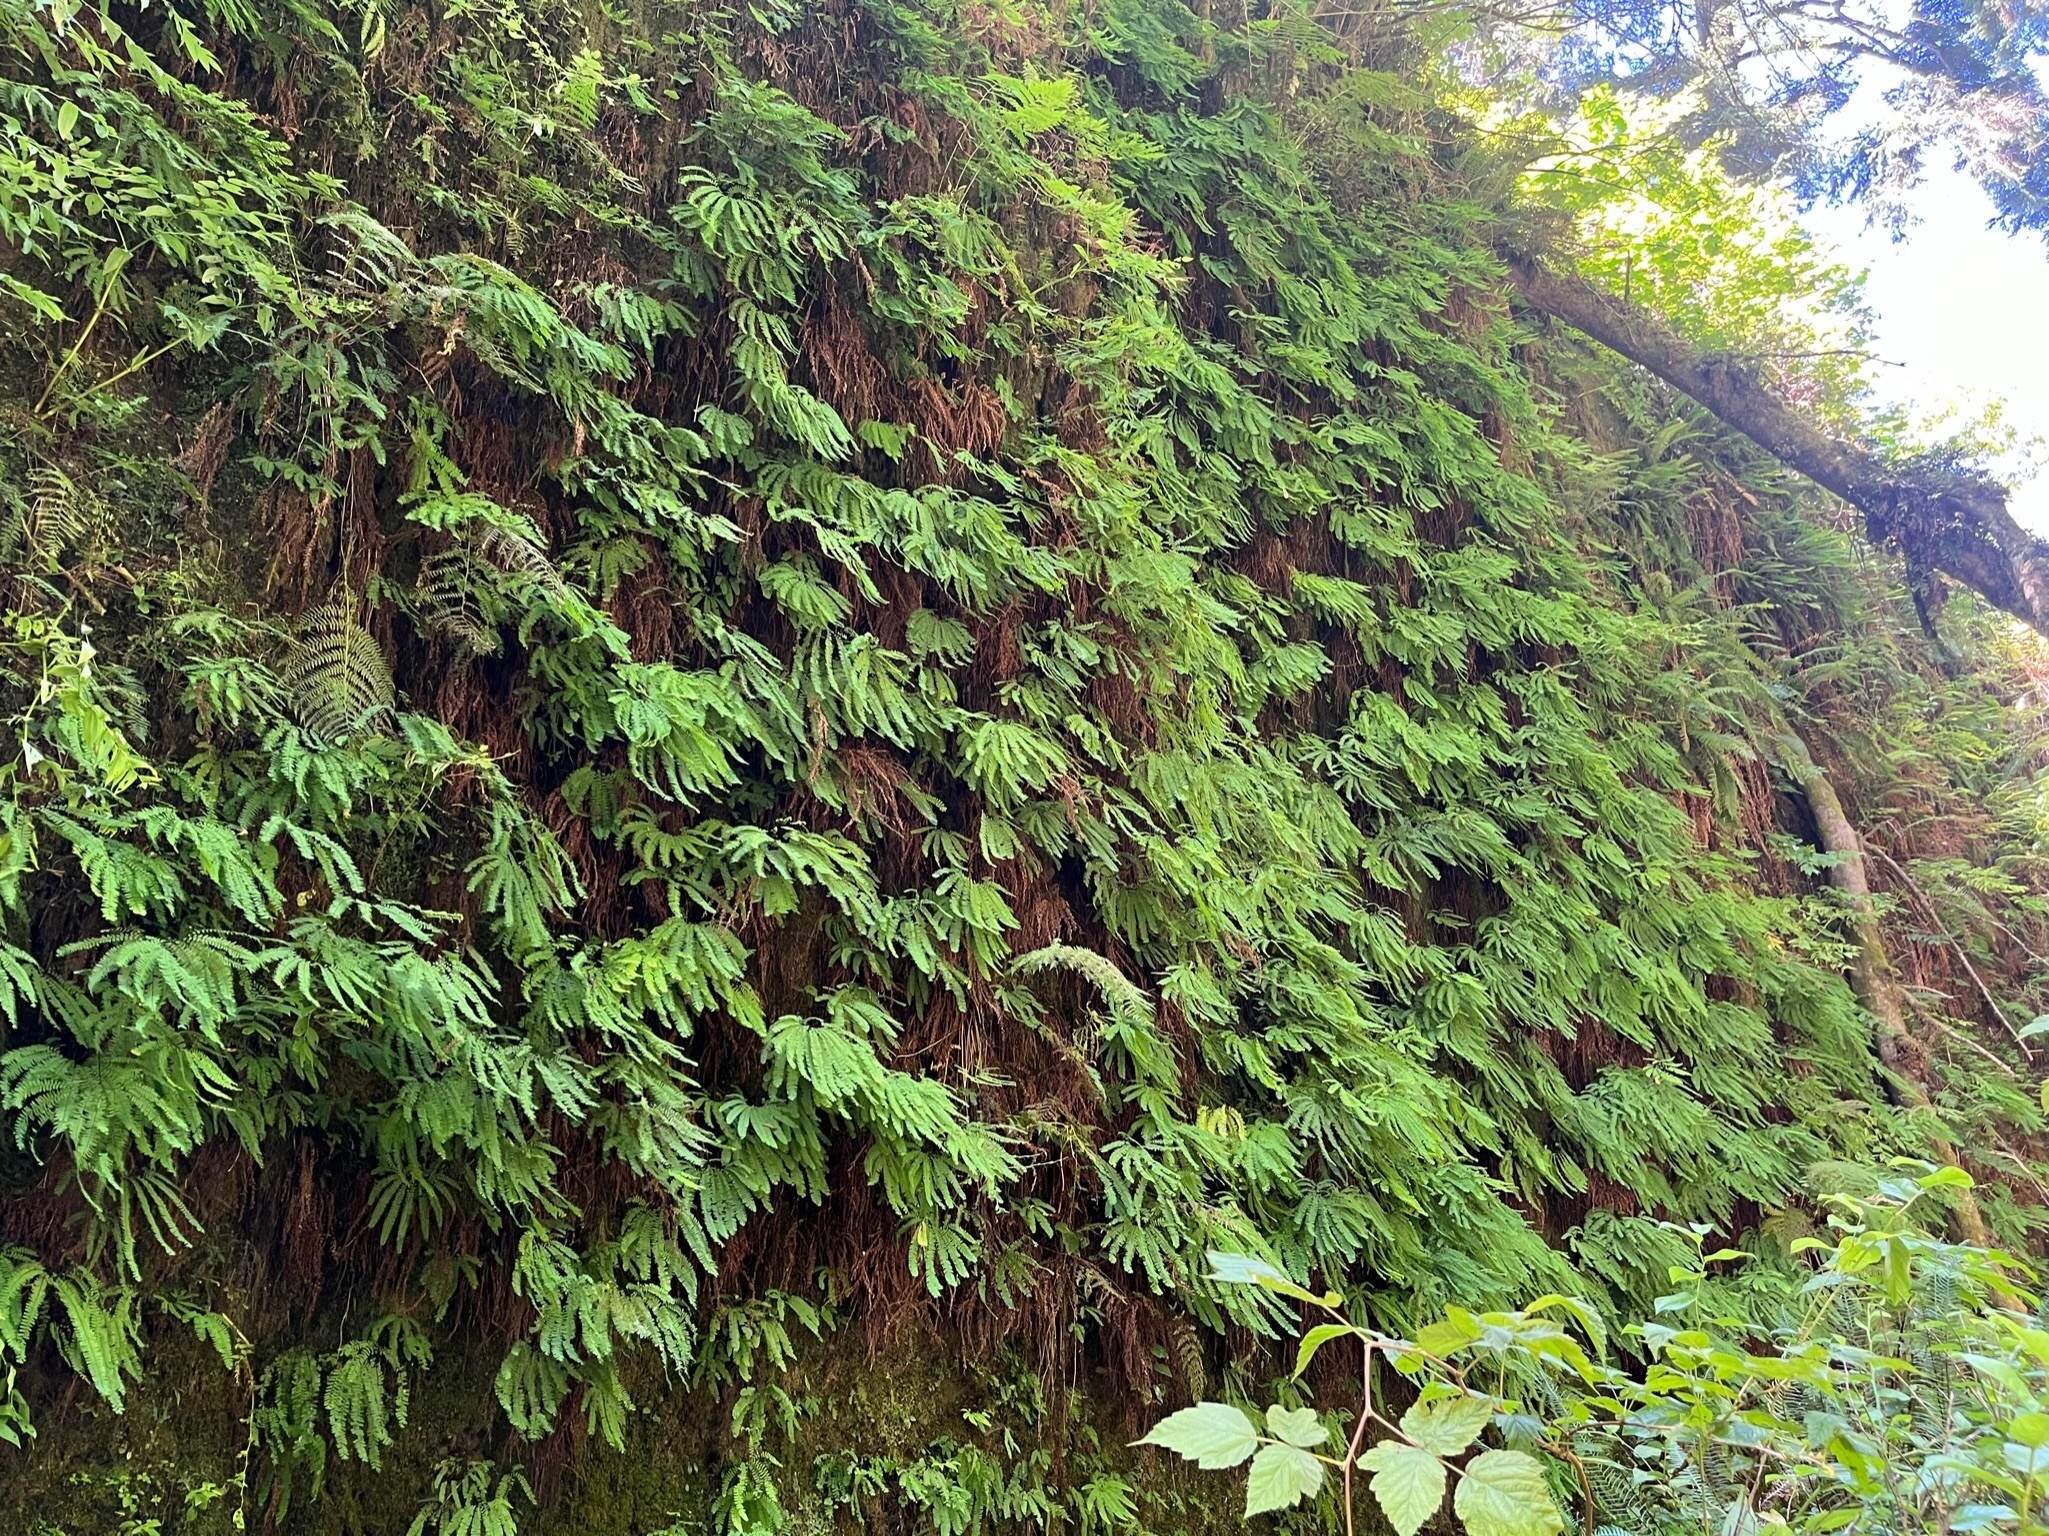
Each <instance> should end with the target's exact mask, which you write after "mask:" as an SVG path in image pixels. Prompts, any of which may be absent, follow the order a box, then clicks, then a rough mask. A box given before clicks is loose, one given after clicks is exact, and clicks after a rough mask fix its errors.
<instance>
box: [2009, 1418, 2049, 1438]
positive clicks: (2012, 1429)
mask: <svg viewBox="0 0 2049 1536" xmlns="http://www.w3.org/2000/svg"><path fill="white" fill-rule="evenodd" d="M2006 1437H2007V1438H2008V1439H2009V1440H2018V1441H2019V1442H2020V1443H2021V1444H2022V1445H2049V1413H2024V1414H2022V1415H2021V1416H2020V1417H2019V1418H2017V1419H2015V1420H2014V1421H2013V1422H2012V1423H2011V1424H2009V1425H2007V1426H2006Z"/></svg>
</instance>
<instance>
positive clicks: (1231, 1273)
mask: <svg viewBox="0 0 2049 1536" xmlns="http://www.w3.org/2000/svg"><path fill="white" fill-rule="evenodd" d="M1209 1277H1210V1279H1212V1280H1221V1281H1223V1282H1224V1284H1226V1285H1256V1286H1258V1287H1259V1288H1260V1289H1261V1290H1266V1291H1273V1292H1276V1293H1278V1294H1279V1295H1282V1296H1287V1297H1290V1298H1292V1299H1293V1300H1295V1301H1306V1302H1308V1303H1309V1304H1310V1305H1311V1306H1329V1305H1334V1304H1335V1301H1336V1298H1335V1297H1331V1298H1329V1299H1326V1298H1325V1297H1322V1296H1318V1295H1317V1294H1316V1293H1315V1292H1314V1291H1311V1290H1310V1289H1308V1288H1307V1287H1306V1286H1300V1285H1297V1284H1296V1283H1295V1282H1294V1281H1292V1280H1290V1279H1289V1278H1288V1277H1287V1276H1286V1275H1284V1274H1283V1273H1281V1271H1280V1270H1278V1269H1276V1268H1274V1266H1273V1265H1271V1264H1269V1263H1267V1261H1266V1260H1265V1259H1255V1258H1253V1257H1252V1256H1251V1255H1249V1254H1243V1253H1216V1252H1212V1253H1211V1254H1210V1256H1209Z"/></svg>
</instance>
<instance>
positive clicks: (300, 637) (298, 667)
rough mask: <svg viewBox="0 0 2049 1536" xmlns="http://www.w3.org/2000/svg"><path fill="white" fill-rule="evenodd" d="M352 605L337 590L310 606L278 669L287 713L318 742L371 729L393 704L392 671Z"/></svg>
mask: <svg viewBox="0 0 2049 1536" xmlns="http://www.w3.org/2000/svg"><path fill="white" fill-rule="evenodd" d="M357 607H358V603H357V600H356V598H355V597H354V596H353V595H352V594H350V593H347V592H345V591H341V590H337V591H336V592H335V594H334V595H333V596H332V597H330V598H329V599H328V600H327V601H326V602H324V603H321V604H320V605H319V606H317V607H314V608H309V609H308V610H307V611H306V612H305V613H304V614H303V615H302V616H301V617H300V619H299V625H298V633H297V634H296V636H295V637H294V639H293V642H292V648H291V651H290V654H289V655H288V656H287V657H286V659H285V664H284V668H283V671H282V673H281V680H282V681H283V683H284V686H285V689H286V691H287V694H288V695H289V697H290V699H291V704H292V713H293V714H294V715H296V716H297V717H298V721H299V723H300V724H301V725H303V726H304V727H305V728H306V730H307V731H308V732H309V733H310V734H311V735H312V736H313V737H315V738H316V739H317V740H320V741H326V742H339V741H344V740H346V739H347V738H348V737H350V736H351V735H354V734H356V733H358V732H362V731H371V730H376V729H378V728H379V727H381V726H383V725H384V724H386V723H387V722H388V720H389V719H390V716H391V713H392V710H393V708H394V706H395V702H396V701H395V697H394V690H393V687H392V680H391V669H390V668H389V667H388V666H387V665H386V664H385V660H384V652H383V651H382V650H381V649H380V648H379V647H378V644H377V641H376V639H375V638H374V637H373V636H372V635H371V634H370V632H369V631H368V630H367V629H365V628H363V626H362V625H361V624H360V623H358V622H357V619H356V612H357Z"/></svg>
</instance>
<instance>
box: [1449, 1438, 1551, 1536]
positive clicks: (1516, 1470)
mask: <svg viewBox="0 0 2049 1536" xmlns="http://www.w3.org/2000/svg"><path fill="white" fill-rule="evenodd" d="M1451 1507H1452V1508H1453V1509H1455V1510H1457V1511H1458V1517H1459V1519H1460V1520H1462V1521H1464V1522H1465V1527H1466V1531H1467V1533H1468V1536H1553V1533H1554V1532H1557V1531H1561V1530H1563V1529H1564V1528H1565V1517H1564V1516H1563V1515H1561V1514H1559V1512H1558V1506H1557V1505H1556V1504H1554V1503H1553V1502H1552V1501H1551V1488H1550V1485H1549V1484H1547V1483H1546V1482H1545V1481H1544V1469H1543V1468H1542V1467H1541V1466H1539V1465H1538V1464H1537V1459H1536V1458H1535V1457H1534V1456H1526V1455H1524V1454H1523V1453H1522V1452H1521V1451H1482V1452H1481V1453H1480V1454H1479V1455H1477V1456H1475V1457H1474V1458H1473V1459H1472V1460H1471V1461H1469V1462H1467V1463H1466V1464H1465V1466H1464V1467H1463V1468H1462V1469H1461V1470H1460V1472H1459V1480H1458V1487H1457V1488H1456V1489H1454V1490H1453V1492H1452V1496H1451Z"/></svg>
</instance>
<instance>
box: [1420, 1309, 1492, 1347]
mask: <svg viewBox="0 0 2049 1536" xmlns="http://www.w3.org/2000/svg"><path fill="white" fill-rule="evenodd" d="M1479 1336H1480V1324H1479V1322H1478V1320H1477V1319H1475V1318H1474V1316H1473V1314H1472V1313H1470V1312H1468V1311H1466V1310H1464V1309H1463V1308H1461V1307H1453V1308H1452V1309H1451V1310H1450V1311H1449V1312H1447V1313H1446V1314H1445V1317H1444V1320H1443V1321H1442V1322H1438V1323H1431V1324H1429V1325H1427V1326H1426V1327H1424V1328H1423V1329H1422V1330H1421V1331H1419V1332H1418V1333H1417V1335H1416V1347H1417V1348H1419V1349H1427V1350H1428V1351H1429V1352H1430V1353H1431V1354H1433V1355H1438V1356H1440V1357H1441V1356H1445V1355H1455V1354H1457V1353H1458V1352H1459V1351H1460V1350H1462V1349H1464V1348H1465V1347H1466V1346H1467V1345H1468V1344H1470V1343H1472V1342H1473V1340H1475V1339H1477V1338H1478V1337H1479Z"/></svg>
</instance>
